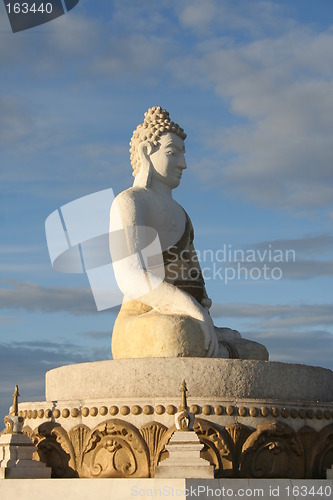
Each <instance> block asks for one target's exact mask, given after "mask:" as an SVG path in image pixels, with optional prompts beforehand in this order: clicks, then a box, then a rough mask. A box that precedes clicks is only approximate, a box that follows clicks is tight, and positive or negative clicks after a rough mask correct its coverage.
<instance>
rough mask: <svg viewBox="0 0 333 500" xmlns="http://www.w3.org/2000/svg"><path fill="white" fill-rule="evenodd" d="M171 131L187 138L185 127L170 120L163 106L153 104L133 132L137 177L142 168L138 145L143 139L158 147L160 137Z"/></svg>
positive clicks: (134, 174)
mask: <svg viewBox="0 0 333 500" xmlns="http://www.w3.org/2000/svg"><path fill="white" fill-rule="evenodd" d="M168 132H171V133H173V134H176V135H178V137H180V138H181V139H183V140H184V139H186V134H185V132H184V129H182V128H181V127H180V126H179V125H177V123H174V122H173V121H170V116H169V113H168V112H167V111H166V110H165V109H163V108H161V106H153V107H152V108H149V109H148V111H146V112H145V119H144V121H143V123H140V124H139V125H138V126H137V127H136V129H135V130H134V132H133V135H132V139H131V142H130V155H131V164H132V168H133V176H134V177H135V176H136V175H137V173H138V172H139V169H140V166H141V165H140V158H139V153H138V146H139V144H140V143H141V142H143V141H147V140H148V141H149V142H151V144H152V145H153V146H154V147H155V148H156V147H157V146H158V144H159V139H160V137H161V136H162V135H163V134H167V133H168Z"/></svg>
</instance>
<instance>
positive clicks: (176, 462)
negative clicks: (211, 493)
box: [155, 431, 214, 479]
mask: <svg viewBox="0 0 333 500" xmlns="http://www.w3.org/2000/svg"><path fill="white" fill-rule="evenodd" d="M203 447H204V445H203V444H202V443H200V440H199V438H198V436H197V435H196V433H195V432H194V431H176V432H175V433H174V435H173V436H172V437H171V439H170V441H169V444H168V445H167V446H166V449H167V451H168V452H169V458H167V459H166V460H164V461H163V462H160V463H159V465H158V466H157V467H156V469H155V477H157V478H161V477H164V478H168V477H169V478H185V479H187V478H191V479H193V478H199V479H200V478H202V479H204V478H206V479H214V467H213V466H212V465H210V463H209V462H208V460H205V459H203V458H200V451H201V450H202V449H203Z"/></svg>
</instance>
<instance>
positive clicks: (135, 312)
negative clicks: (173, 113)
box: [110, 106, 268, 360]
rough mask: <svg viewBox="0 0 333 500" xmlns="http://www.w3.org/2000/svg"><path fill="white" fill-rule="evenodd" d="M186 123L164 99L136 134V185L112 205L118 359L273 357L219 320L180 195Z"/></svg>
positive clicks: (114, 341)
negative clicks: (217, 324) (177, 196)
mask: <svg viewBox="0 0 333 500" xmlns="http://www.w3.org/2000/svg"><path fill="white" fill-rule="evenodd" d="M185 138H186V134H185V132H184V130H183V129H182V128H181V127H180V126H179V125H177V124H176V123H174V122H173V121H171V120H170V116H169V113H168V112H167V111H166V110H165V109H162V108H161V107H160V106H156V107H152V108H150V109H148V111H147V112H146V113H145V118H144V121H143V123H142V124H140V125H138V127H137V128H136V130H135V131H134V133H133V136H132V139H131V142H130V153H131V164H132V167H133V176H134V183H133V187H131V188H129V189H127V190H125V191H123V192H121V193H120V194H119V195H118V196H117V197H116V198H115V200H114V202H113V204H112V207H111V213H110V252H111V256H112V261H113V267H114V273H115V278H116V280H117V283H118V286H119V288H120V289H121V291H122V292H123V294H124V300H123V303H122V306H121V309H120V312H119V314H118V316H117V318H116V321H115V324H114V328H113V333H112V354H113V358H114V359H119V358H141V357H148V358H149V357H211V358H218V357H221V358H245V359H264V360H265V359H268V353H267V350H266V348H265V347H264V346H262V345H260V344H258V343H256V342H252V341H248V340H245V339H242V338H241V336H240V334H239V332H237V331H236V330H231V329H229V328H218V327H215V326H214V323H213V321H212V318H211V316H210V313H209V309H210V307H211V304H212V301H211V300H210V299H209V297H208V295H207V292H206V288H205V282H204V279H203V276H202V273H201V269H200V264H199V262H198V259H197V256H196V252H195V248H194V243H193V240H194V231H193V226H192V223H191V220H190V218H189V216H188V214H187V213H186V211H185V210H184V209H183V207H182V206H181V205H179V204H178V203H177V202H176V201H175V200H174V198H173V190H174V189H175V188H177V187H178V186H179V184H180V181H181V178H182V175H183V173H184V171H185V170H186V168H187V165H186V161H185V144H184V141H185Z"/></svg>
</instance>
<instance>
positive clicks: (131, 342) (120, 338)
mask: <svg viewBox="0 0 333 500" xmlns="http://www.w3.org/2000/svg"><path fill="white" fill-rule="evenodd" d="M204 344H205V340H204V333H203V331H202V329H201V327H200V324H199V321H198V320H196V319H194V318H192V317H190V316H186V315H178V314H161V313H160V312H156V311H154V310H150V311H149V312H145V313H142V314H138V312H137V310H134V311H131V310H128V309H127V310H126V309H125V310H123V309H122V310H121V311H120V313H119V314H118V317H117V319H116V321H115V325H114V328H113V333H112V354H113V357H114V359H119V358H140V357H178V356H185V357H186V356H200V357H204V356H205V353H206V349H205V345H204Z"/></svg>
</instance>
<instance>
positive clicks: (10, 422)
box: [1, 385, 24, 434]
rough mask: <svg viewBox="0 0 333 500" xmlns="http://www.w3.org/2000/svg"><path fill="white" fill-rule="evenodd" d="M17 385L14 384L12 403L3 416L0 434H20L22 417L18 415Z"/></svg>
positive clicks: (22, 422)
mask: <svg viewBox="0 0 333 500" xmlns="http://www.w3.org/2000/svg"><path fill="white" fill-rule="evenodd" d="M19 395H20V393H19V388H18V385H16V386H15V389H14V392H13V405H12V407H11V410H10V412H9V414H8V415H6V416H5V418H4V424H5V429H4V430H3V431H2V433H1V434H22V428H23V425H24V418H23V417H19V416H18V397H19Z"/></svg>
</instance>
